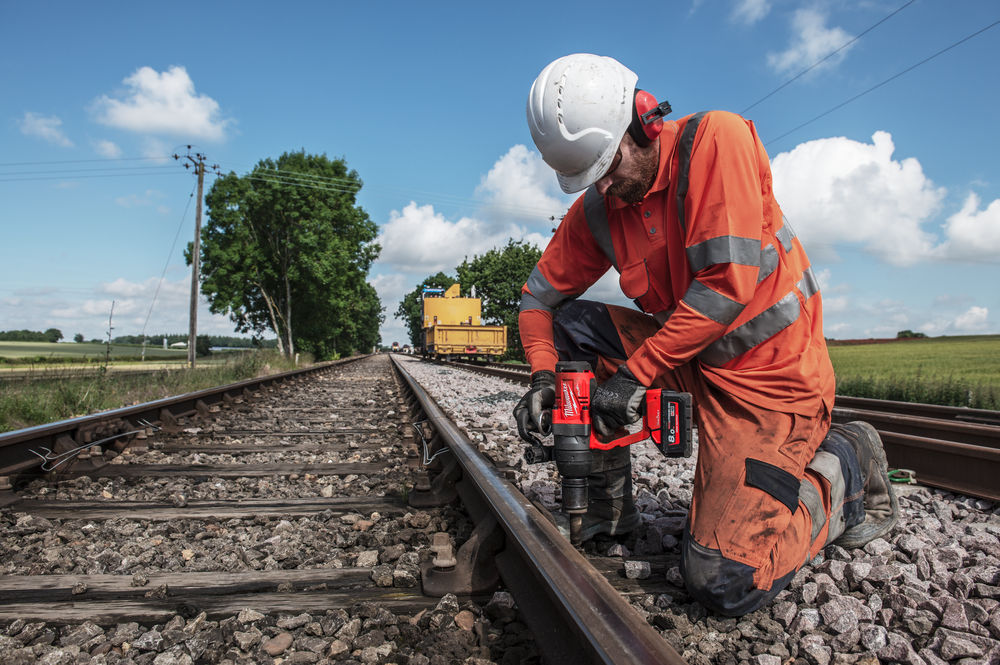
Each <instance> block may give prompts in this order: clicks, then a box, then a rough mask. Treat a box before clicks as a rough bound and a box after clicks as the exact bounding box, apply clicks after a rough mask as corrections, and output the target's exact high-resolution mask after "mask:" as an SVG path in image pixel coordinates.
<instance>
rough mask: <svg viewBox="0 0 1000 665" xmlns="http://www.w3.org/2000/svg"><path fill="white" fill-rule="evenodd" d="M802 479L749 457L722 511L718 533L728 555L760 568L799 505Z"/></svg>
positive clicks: (720, 548) (717, 527)
mask: <svg viewBox="0 0 1000 665" xmlns="http://www.w3.org/2000/svg"><path fill="white" fill-rule="evenodd" d="M798 486H799V481H798V480H797V479H796V478H795V476H793V475H792V474H791V473H789V472H787V471H785V470H783V469H781V468H780V467H777V466H774V465H772V464H768V463H767V462H762V461H760V460H756V459H752V458H748V459H747V460H746V464H745V467H744V470H743V473H742V475H741V476H740V481H739V483H737V485H736V488H735V489H734V490H733V494H732V496H731V497H730V498H729V501H728V502H727V503H726V507H725V508H724V509H723V511H722V514H721V515H719V516H718V522H717V525H716V528H715V537H716V540H717V541H718V543H719V551H721V552H722V555H723V556H724V557H726V558H727V559H732V560H735V561H740V562H742V563H745V564H747V565H748V566H751V567H753V568H761V567H763V566H764V565H765V564H766V563H768V562H769V561H770V559H771V551H772V550H773V549H774V547H775V544H776V543H777V542H778V538H779V537H781V535H782V534H783V533H784V532H785V530H786V529H787V528H788V524H789V522H790V521H791V517H792V508H791V507H790V506H795V507H796V508H797V507H798V498H797V497H798Z"/></svg>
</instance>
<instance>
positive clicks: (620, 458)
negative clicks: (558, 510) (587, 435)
mask: <svg viewBox="0 0 1000 665" xmlns="http://www.w3.org/2000/svg"><path fill="white" fill-rule="evenodd" d="M587 496H588V499H587V513H586V514H585V515H584V516H583V527H582V528H581V530H580V542H584V541H587V540H590V539H591V538H593V537H594V536H596V535H597V534H600V533H603V534H605V535H608V536H620V535H623V534H626V533H629V532H631V531H633V530H635V528H636V527H637V526H639V521H640V518H639V511H638V510H636V507H635V503H634V502H633V500H632V455H631V452H630V451H629V449H628V446H620V447H618V448H612V449H611V450H592V451H591V463H590V474H589V475H588V476H587Z"/></svg>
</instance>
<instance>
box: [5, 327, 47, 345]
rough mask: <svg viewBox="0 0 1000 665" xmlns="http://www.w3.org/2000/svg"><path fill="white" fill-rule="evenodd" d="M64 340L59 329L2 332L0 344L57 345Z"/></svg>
mask: <svg viewBox="0 0 1000 665" xmlns="http://www.w3.org/2000/svg"><path fill="white" fill-rule="evenodd" d="M62 338H63V334H62V331H61V330H59V329H58V328H49V329H48V330H46V331H44V332H37V331H34V330H0V342H50V343H52V344H55V343H56V342H58V341H59V340H61V339H62Z"/></svg>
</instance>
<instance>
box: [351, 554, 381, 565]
mask: <svg viewBox="0 0 1000 665" xmlns="http://www.w3.org/2000/svg"><path fill="white" fill-rule="evenodd" d="M354 565H355V566H357V567H358V568H374V567H375V566H377V565H378V550H366V551H364V552H361V553H360V554H358V556H357V558H356V559H355V560H354Z"/></svg>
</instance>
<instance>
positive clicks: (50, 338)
mask: <svg viewBox="0 0 1000 665" xmlns="http://www.w3.org/2000/svg"><path fill="white" fill-rule="evenodd" d="M42 334H43V335H45V341H46V342H51V343H53V344H55V343H56V342H58V341H59V340H61V339H62V338H63V334H62V331H61V330H59V329H58V328H49V329H48V330H46V331H45V332H44V333H42Z"/></svg>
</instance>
